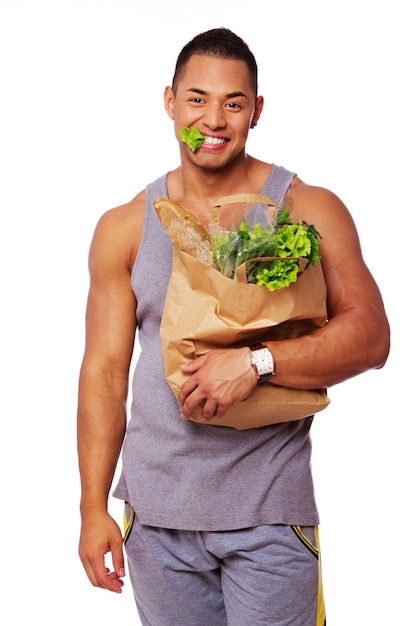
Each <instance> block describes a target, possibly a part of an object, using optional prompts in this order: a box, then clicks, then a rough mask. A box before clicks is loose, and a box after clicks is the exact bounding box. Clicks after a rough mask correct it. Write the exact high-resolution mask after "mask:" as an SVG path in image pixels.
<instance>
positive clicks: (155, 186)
mask: <svg viewBox="0 0 417 626" xmlns="http://www.w3.org/2000/svg"><path fill="white" fill-rule="evenodd" d="M161 185H164V187H165V190H164V189H162V187H161ZM166 189H167V187H166V175H164V176H161V177H160V178H158V179H157V180H155V181H154V182H153V183H150V184H148V185H146V188H145V215H144V218H143V227H142V235H141V238H140V242H139V248H138V251H137V253H136V257H135V261H134V263H133V267H132V272H131V277H130V281H131V284H132V285H133V284H134V276H135V274H136V272H137V271H138V265H139V263H140V259H141V256H142V250H143V247H144V246H143V243H144V242H145V240H146V237H147V236H148V232H149V225H150V221H151V219H152V218H151V209H152V204H150V203H149V202H148V198H149V196H150V197H151V198H153V197H155V198H156V197H158V196H163V195H166V194H167V190H166ZM159 191H160V193H159Z"/></svg>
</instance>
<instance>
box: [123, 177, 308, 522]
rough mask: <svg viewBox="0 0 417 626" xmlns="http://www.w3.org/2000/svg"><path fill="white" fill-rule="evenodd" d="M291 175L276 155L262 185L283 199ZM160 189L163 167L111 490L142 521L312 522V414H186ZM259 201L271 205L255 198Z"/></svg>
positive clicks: (146, 247)
mask: <svg viewBox="0 0 417 626" xmlns="http://www.w3.org/2000/svg"><path fill="white" fill-rule="evenodd" d="M293 177H294V174H293V173H291V172H288V171H287V170H285V169H284V168H282V167H279V166H276V165H273V166H272V169H271V172H270V175H269V176H268V179H267V180H266V182H265V185H264V187H263V189H262V192H261V193H262V194H263V195H267V196H269V197H270V198H272V199H273V200H274V201H278V200H279V199H280V198H281V197H282V196H283V194H284V193H285V191H286V190H287V188H288V187H289V185H290V184H291V181H292V179H293ZM159 196H164V197H167V184H166V175H164V176H161V177H160V178H158V179H157V180H156V181H154V182H153V183H152V184H150V185H148V186H147V188H146V209H145V220H144V227H143V233H142V239H141V243H140V248H139V252H138V255H137V258H136V261H135V264H134V267H133V271H132V288H133V291H134V293H135V295H136V299H137V312H136V314H137V323H138V338H139V344H140V354H139V359H138V363H137V365H136V368H135V371H134V375H133V380H132V406H131V416H130V419H129V422H128V426H127V432H126V438H125V441H124V445H123V451H122V471H121V475H120V478H119V480H118V483H117V485H116V488H115V490H114V496H115V497H117V498H121V499H123V500H125V501H127V502H129V503H130V504H131V505H132V507H133V508H134V510H135V512H136V514H137V516H138V519H139V521H140V523H141V524H145V525H150V526H158V527H164V528H175V529H179V530H181V529H182V530H207V531H215V530H219V531H220V530H233V529H239V528H248V527H252V526H258V525H261V524H300V525H307V526H308V525H315V524H317V523H318V521H319V519H318V513H317V508H316V504H315V500H314V492H313V481H312V475H311V467H310V460H311V459H310V457H311V441H310V428H311V424H312V420H313V418H312V417H309V418H306V419H303V420H301V421H298V422H292V423H288V424H279V425H273V426H267V427H265V428H259V429H251V430H246V431H237V430H234V429H232V428H227V427H221V426H210V425H204V424H195V423H193V422H189V421H183V420H181V418H180V415H179V410H178V406H177V402H176V399H175V398H174V395H173V393H172V392H171V390H170V388H169V386H168V384H167V382H166V379H165V373H164V364H163V357H162V350H161V345H160V339H159V327H160V321H161V315H162V311H163V307H164V301H165V294H166V290H167V285H168V281H169V278H170V273H171V256H172V246H171V242H170V240H169V238H168V236H167V234H166V233H165V231H164V230H163V228H162V226H161V224H160V222H159V219H158V216H157V214H156V211H155V209H154V207H153V200H154V199H155V198H156V197H159ZM256 207H257V208H256ZM259 209H261V210H262V211H265V208H262V207H261V206H260V205H255V210H256V211H258V210H259ZM255 218H256V219H261V218H262V216H261V215H258V216H255Z"/></svg>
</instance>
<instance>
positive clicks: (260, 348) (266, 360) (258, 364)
mask: <svg viewBox="0 0 417 626" xmlns="http://www.w3.org/2000/svg"><path fill="white" fill-rule="evenodd" d="M249 349H250V351H251V365H252V366H253V367H254V368H255V370H256V374H257V376H258V385H261V384H262V383H265V382H266V381H267V380H269V379H270V378H271V376H273V375H274V374H275V371H274V357H273V356H272V353H271V351H270V350H269V348H267V347H266V346H265V345H264V344H263V343H256V344H254V345H252V346H249Z"/></svg>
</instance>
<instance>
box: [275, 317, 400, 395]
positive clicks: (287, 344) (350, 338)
mask: <svg viewBox="0 0 417 626" xmlns="http://www.w3.org/2000/svg"><path fill="white" fill-rule="evenodd" d="M265 343H266V345H267V346H268V347H269V349H270V350H271V352H272V353H273V356H274V361H275V364H276V368H275V369H276V373H275V376H273V377H272V379H271V382H274V383H275V384H277V385H282V386H286V387H295V388H298V389H318V388H327V387H331V386H332V385H335V384H338V383H341V382H343V381H344V380H348V379H349V378H352V377H354V376H357V375H358V374H361V373H363V372H365V371H367V370H369V369H374V368H378V367H382V366H383V365H384V363H385V361H386V358H387V356H388V351H389V328H388V324H387V321H386V318H385V317H384V316H382V315H376V316H375V317H374V319H372V318H371V316H366V317H363V318H361V317H360V316H359V315H355V314H353V313H352V311H347V312H346V313H342V314H340V315H338V316H337V317H335V318H333V319H332V320H330V321H329V322H328V324H327V325H326V326H325V327H323V328H320V329H317V330H315V331H313V332H312V333H310V334H309V335H305V336H302V337H298V338H295V339H286V340H282V341H277V342H268V341H267V342H265Z"/></svg>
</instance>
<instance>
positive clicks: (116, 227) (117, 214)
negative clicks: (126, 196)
mask: <svg viewBox="0 0 417 626" xmlns="http://www.w3.org/2000/svg"><path fill="white" fill-rule="evenodd" d="M144 214H145V191H141V192H140V193H139V194H138V195H137V196H135V197H134V198H133V199H132V200H130V201H129V202H127V203H125V204H122V205H119V206H117V207H114V208H112V209H109V210H107V211H106V212H105V213H103V215H102V216H101V217H100V219H99V220H98V222H97V226H96V228H95V231H94V236H93V240H92V244H91V254H92V255H93V257H94V254H98V256H100V257H101V256H102V253H103V254H104V253H105V256H106V258H107V259H109V262H114V261H116V260H117V259H118V260H119V261H120V262H121V263H123V264H125V266H127V267H128V268H129V269H131V268H132V266H133V263H134V260H135V258H136V254H137V251H138V248H139V244H140V239H141V235H142V228H143V220H144Z"/></svg>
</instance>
